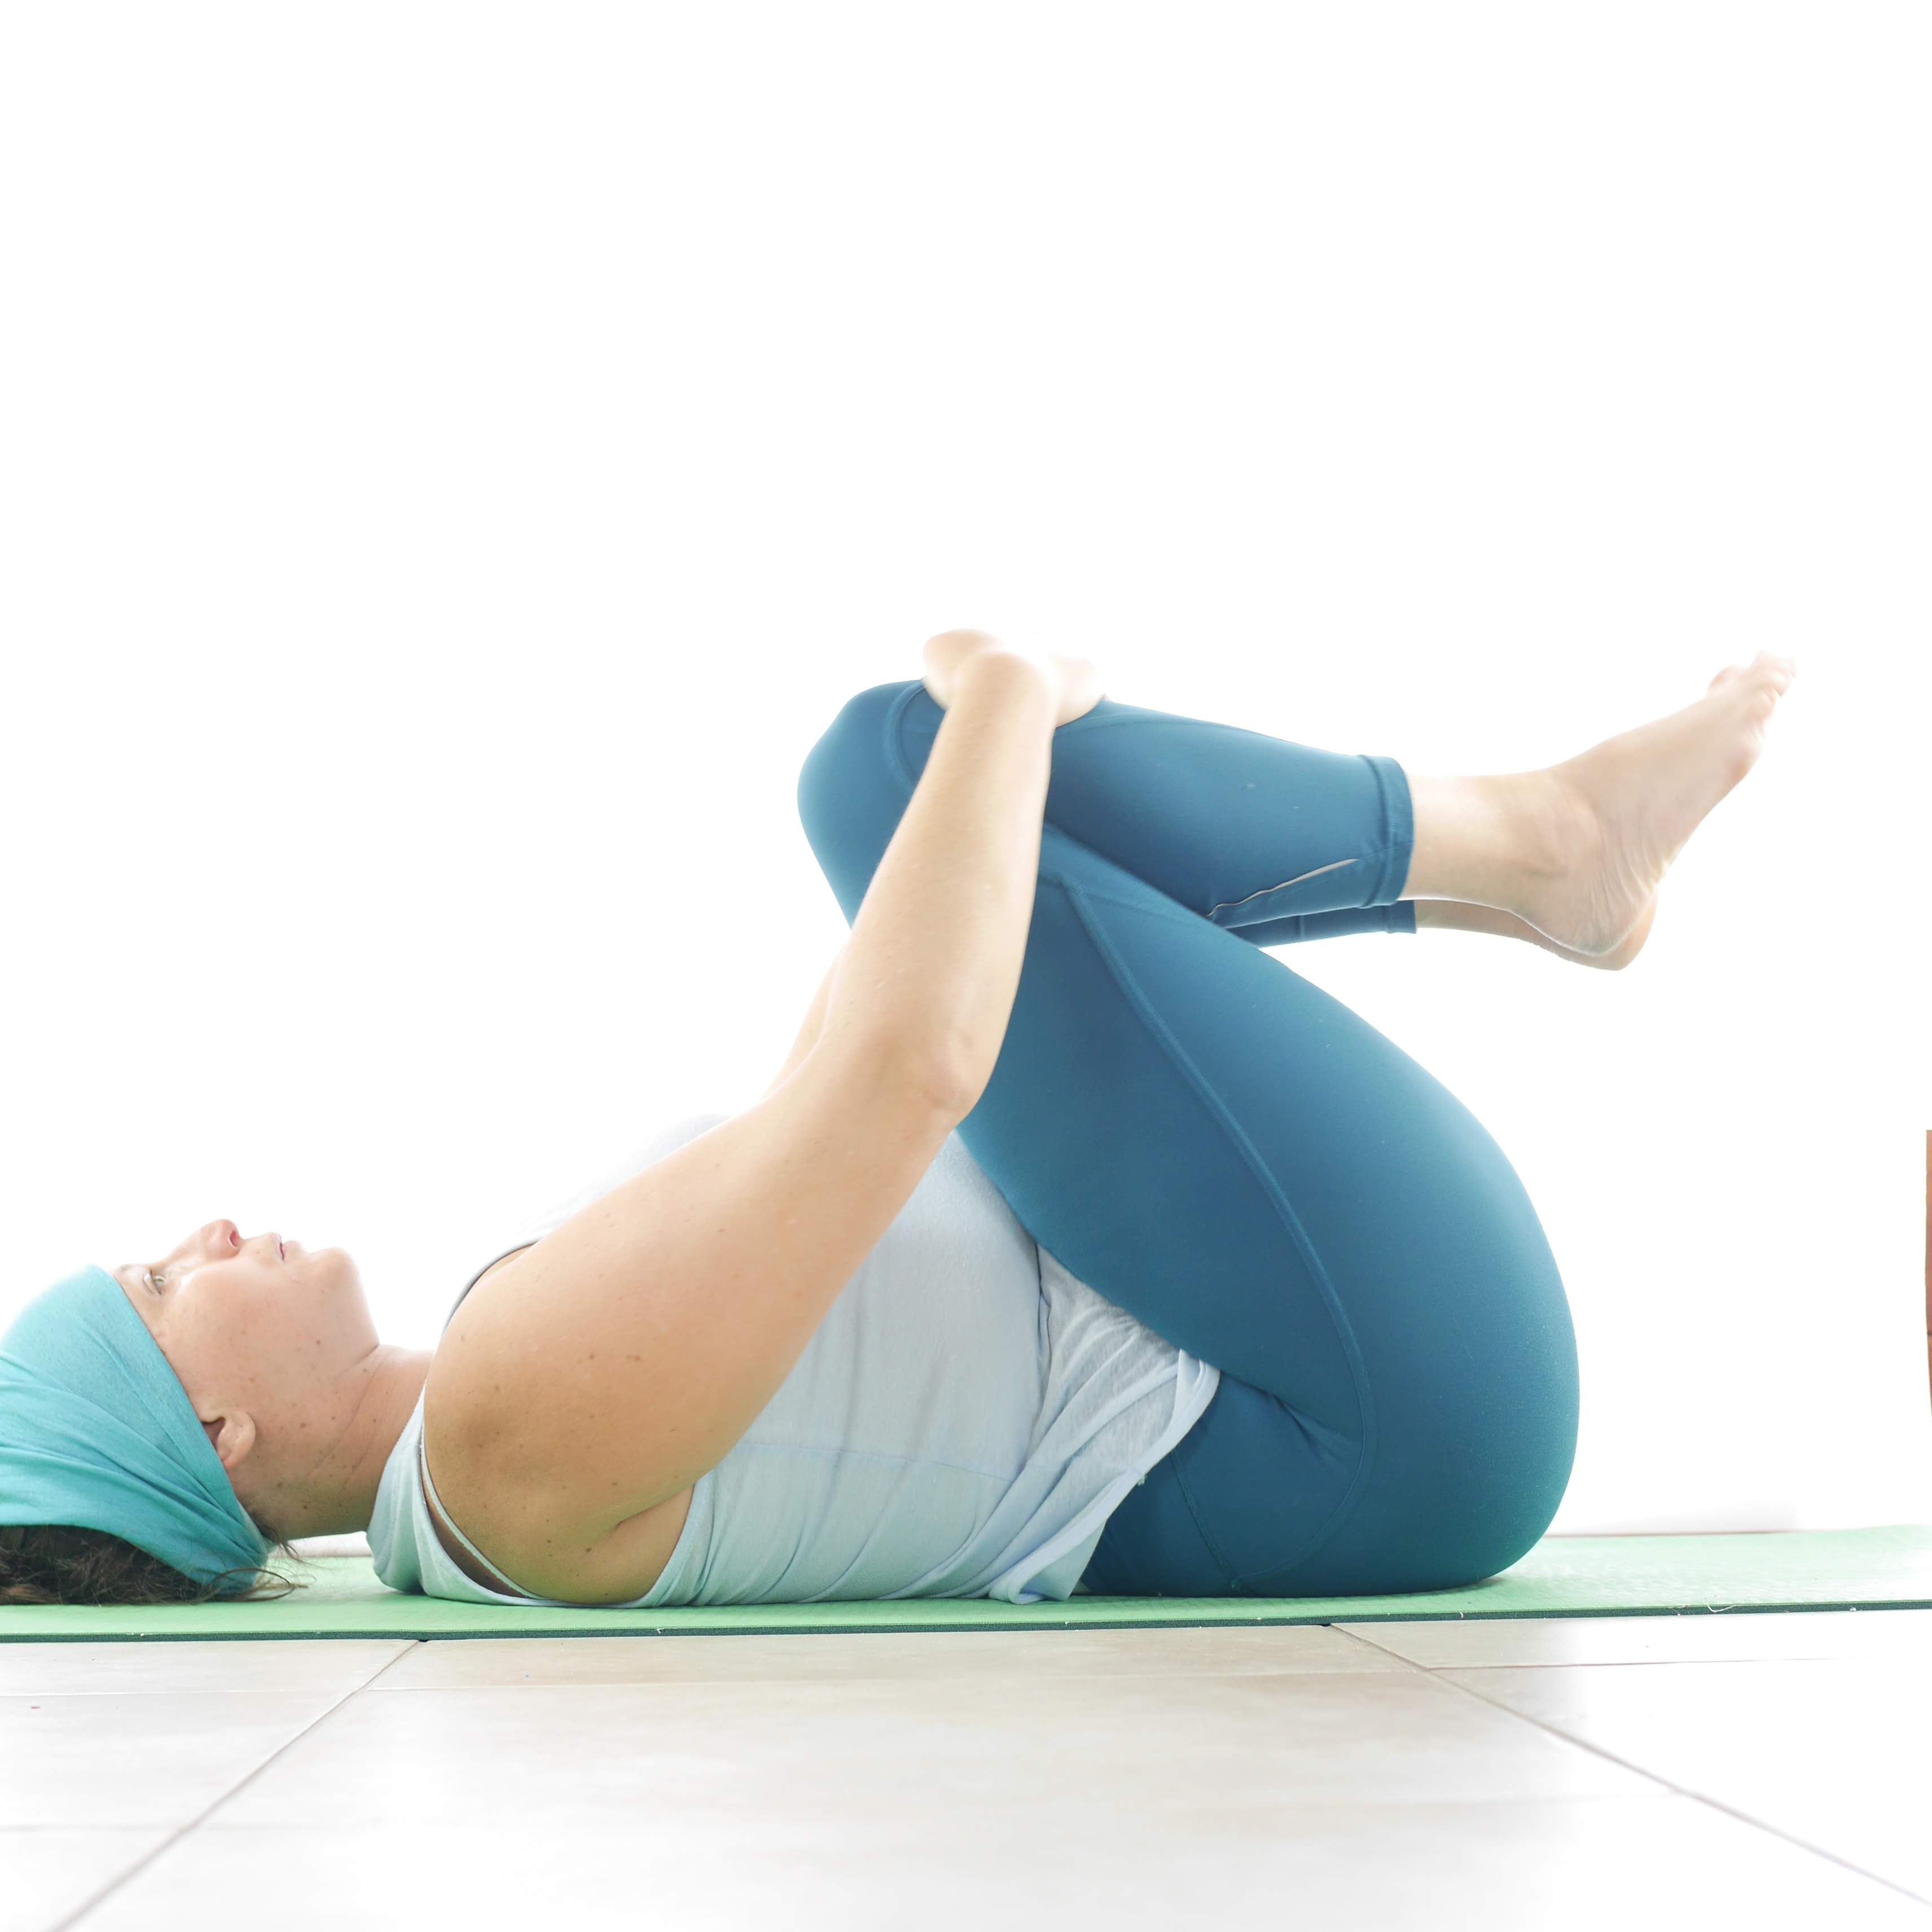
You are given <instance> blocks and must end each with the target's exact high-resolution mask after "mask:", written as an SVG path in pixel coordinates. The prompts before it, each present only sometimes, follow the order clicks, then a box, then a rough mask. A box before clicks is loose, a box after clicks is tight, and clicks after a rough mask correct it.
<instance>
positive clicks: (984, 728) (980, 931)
mask: <svg viewBox="0 0 1932 1932" xmlns="http://www.w3.org/2000/svg"><path fill="white" fill-rule="evenodd" d="M1057 706H1058V694H1057V693H1056V691H1055V688H1054V685H1053V683H1052V678H1051V676H1050V675H1049V673H1048V672H1047V671H1046V670H1045V669H1044V668H1043V667H1041V666H1040V664H1037V663H1034V662H1032V661H1029V660H1028V659H1027V658H1022V657H1019V656H1017V655H1013V654H1010V653H1008V652H989V653H987V654H986V655H985V656H983V657H981V658H976V659H974V661H972V662H971V663H970V664H967V665H965V666H964V667H962V670H961V672H960V674H959V678H958V680H957V683H956V688H954V689H953V691H952V693H951V694H950V701H949V702H948V703H947V709H946V715H945V717H944V718H943V719H942V720H941V724H940V727H939V733H938V736H937V738H936V739H935V741H934V743H933V746H932V751H931V752H930V754H929V756H928V757H927V760H926V769H925V772H923V774H922V775H921V777H920V779H919V784H918V787H917V788H916V790H914V792H913V796H912V799H911V801H910V803H909V804H908V805H907V807H906V808H905V811H904V813H903V814H902V815H901V817H900V820H899V823H898V827H897V829H895V832H893V835H892V841H891V843H890V844H889V845H888V846H887V847H886V851H885V856H883V858H882V859H880V861H879V864H878V867H877V870H876V871H874V874H873V875H872V880H871V884H870V886H868V889H867V890H866V893H865V899H864V901H863V902H862V904H860V906H859V913H858V916H857V917H856V919H853V922H852V930H851V933H850V936H849V937H848V938H847V941H846V945H845V953H844V959H843V961H842V962H841V965H840V966H839V968H838V972H837V974H836V976H835V979H834V980H832V982H831V988H830V992H829V998H828V1000H827V1004H826V1015H825V1022H824V1026H823V1033H822V1035H821V1037H822V1038H823V1039H824V1040H828V1041H829V1040H834V1039H845V1040H854V1041H856V1040H865V1041H867V1042H869V1043H875V1044H876V1043H883V1046H884V1048H885V1049H886V1050H887V1051H889V1052H895V1053H901V1054H903V1055H904V1058H905V1064H907V1066H908V1067H910V1068H911V1069H913V1070H914V1071H915V1073H916V1076H918V1077H919V1078H922V1079H925V1080H926V1081H927V1082H929V1084H930V1085H932V1087H933V1088H934V1091H935V1093H936V1094H938V1095H939V1096H940V1097H942V1098H943V1099H944V1100H946V1101H947V1102H948V1103H950V1104H951V1105H953V1106H954V1107H955V1108H956V1110H957V1111H959V1112H960V1113H962V1115H963V1114H965V1113H966V1112H971V1109H972V1106H973V1105H974V1103H975V1102H976V1101H977V1099H978V1097H979V1095H980V1093H981V1092H982V1091H983V1089H984V1088H985V1086H986V1082H987V1081H988V1080H989V1079H990V1078H991V1077H992V1071H993V1067H994V1064H995V1061H997V1060H998V1058H999V1052H1000V1044H1001V1041H1002V1040H1004V1038H1005V1037H1006V1031H1007V1021H1008V1019H1010V1017H1011V1016H1012V1013H1013V997H1014V995H1015V994H1016V992H1018V991H1019V980H1020V968H1021V966H1022V963H1023V962H1024V960H1025V953H1026V941H1027V933H1028V929H1029V928H1030V927H1031V924H1032V920H1033V904H1034V885H1035V882H1036V880H1037V877H1038V874H1039V870H1040V836H1041V825H1042V821H1043V817H1044V815H1045V813H1046V791H1047V781H1048V779H1049V776H1050V775H1051V772H1052V755H1053V731H1054V724H1055V712H1056V709H1057Z"/></svg>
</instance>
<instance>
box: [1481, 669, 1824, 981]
mask: <svg viewBox="0 0 1932 1932" xmlns="http://www.w3.org/2000/svg"><path fill="white" fill-rule="evenodd" d="M1797 674H1798V667H1797V665H1796V663H1795V662H1794V661H1793V660H1792V659H1791V658H1775V657H1772V656H1771V655H1769V653H1768V652H1763V651H1760V652H1759V653H1758V654H1757V656H1756V657H1755V658H1753V659H1752V660H1751V662H1750V663H1749V664H1745V665H1742V666H1741V665H1737V664H1729V665H1727V666H1726V667H1725V668H1724V670H1721V671H1720V672H1718V674H1717V676H1715V677H1714V678H1713V679H1712V680H1711V685H1710V688H1709V691H1707V692H1706V694H1705V695H1704V696H1703V697H1701V698H1700V699H1699V700H1697V703H1694V704H1690V705H1687V706H1685V708H1684V709H1682V711H1673V712H1672V713H1671V714H1670V716H1668V717H1667V718H1658V719H1657V720H1656V721H1655V722H1654V723H1652V724H1644V725H1640V726H1639V727H1638V728H1637V730H1634V731H1625V732H1623V733H1621V734H1620V735H1619V736H1616V737H1615V738H1607V739H1605V740H1604V742H1603V743H1601V745H1592V747H1591V748H1590V749H1589V751H1583V752H1581V753H1580V754H1578V755H1577V757H1574V758H1571V759H1568V760H1565V762H1564V763H1562V764H1560V765H1555V766H1551V767H1550V769H1549V770H1548V771H1547V772H1539V773H1538V774H1537V776H1538V778H1540V779H1542V780H1544V781H1547V782H1549V783H1550V784H1553V790H1554V795H1555V797H1556V800H1557V802H1558V811H1557V814H1556V823H1559V825H1561V826H1562V828H1563V829H1562V832H1561V833H1560V835H1559V838H1558V841H1557V847H1556V849H1557V851H1558V853H1559V858H1558V859H1557V861H1556V862H1555V863H1553V864H1552V865H1548V866H1547V867H1545V868H1542V869H1541V870H1539V871H1538V872H1537V873H1536V874H1535V875H1534V876H1533V877H1532V880H1531V883H1529V886H1526V889H1525V892H1524V895H1523V899H1522V901H1521V902H1520V904H1517V906H1516V907H1514V910H1516V911H1517V913H1519V914H1520V916H1522V917H1523V919H1525V920H1526V921H1527V922H1529V924H1530V925H1531V926H1535V928H1536V929H1537V930H1538V932H1541V933H1543V934H1544V935H1547V937H1548V938H1550V939H1552V940H1553V941H1556V944H1557V945H1558V947H1560V948H1562V950H1564V951H1565V952H1568V953H1574V954H1581V955H1585V956H1589V957H1590V958H1592V959H1596V958H1599V957H1602V956H1608V955H1613V954H1615V953H1616V952H1617V951H1618V950H1619V949H1620V948H1621V947H1624V946H1625V944H1626V943H1627V941H1628V940H1629V939H1630V938H1632V937H1633V936H1634V935H1636V934H1637V928H1638V926H1640V923H1643V922H1644V920H1645V919H1646V916H1647V914H1646V908H1649V907H1650V906H1651V901H1652V899H1653V898H1654V897H1655V894H1656V892H1657V889H1658V886H1659V884H1660V883H1661V882H1662V880H1663V878H1664V874H1665V873H1666V872H1667V871H1669V870H1670V863H1671V861H1672V860H1673V859H1675V858H1676V856H1677V855H1678V853H1679V852H1680V851H1682V850H1683V849H1684V846H1685V843H1686V842H1687V841H1688V839H1689V838H1690V836H1691V833H1692V832H1694V831H1696V830H1697V827H1698V826H1699V825H1700V824H1701V823H1703V820H1704V819H1705V817H1706V815H1707V814H1709V811H1710V810H1711V808H1712V806H1713V805H1715V804H1716V803H1717V802H1718V800H1719V799H1721V798H1722V797H1723V796H1724V795H1725V793H1727V792H1728V791H1730V790H1731V788H1732V787H1733V786H1734V785H1735V784H1737V783H1738V781H1739V779H1741V778H1743V776H1744V775H1745V773H1746V772H1748V771H1749V770H1750V769H1751V766H1753V765H1754V764H1755V763H1757V756H1758V753H1759V752H1760V751H1762V750H1763V747H1764V733H1765V727H1766V725H1767V724H1769V723H1770V721H1771V714H1772V712H1773V711H1774V710H1775V709H1777V706H1778V700H1779V699H1780V698H1781V697H1783V696H1784V693H1785V692H1786V691H1787V690H1789V689H1790V686H1791V683H1792V680H1793V679H1794V678H1795V677H1796V676H1797ZM1648 930H1649V928H1648V926H1647V925H1646V926H1645V931H1646V932H1648ZM1637 944H1639V945H1641V944H1643V941H1642V938H1638V940H1637ZM1606 963H1607V960H1606Z"/></svg>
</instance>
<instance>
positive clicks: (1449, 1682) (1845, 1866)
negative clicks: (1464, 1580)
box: [1344, 1631, 1932, 1905]
mask: <svg viewBox="0 0 1932 1932" xmlns="http://www.w3.org/2000/svg"><path fill="white" fill-rule="evenodd" d="M1344 1634H1346V1635H1349V1636H1353V1635H1354V1634H1355V1633H1354V1632H1353V1631H1348V1632H1345V1633H1344ZM1362 1641H1363V1642H1364V1643H1369V1642H1370V1640H1369V1639H1368V1638H1366V1637H1365V1638H1364V1639H1363V1640H1362ZM1373 1648H1375V1649H1377V1650H1382V1651H1386V1652H1387V1654H1388V1655H1389V1656H1391V1657H1397V1656H1399V1655H1400V1652H1397V1651H1393V1650H1388V1646H1386V1645H1383V1644H1376V1645H1374V1646H1373ZM1402 1661H1403V1662H1404V1663H1412V1662H1413V1661H1414V1660H1413V1659H1412V1658H1403V1660H1402ZM1416 1668H1417V1669H1418V1670H1426V1671H1427V1673H1429V1675H1430V1676H1431V1677H1433V1678H1436V1679H1438V1680H1439V1682H1442V1684H1443V1685H1445V1687H1446V1688H1448V1689H1449V1690H1451V1691H1462V1692H1463V1693H1464V1694H1466V1696H1469V1697H1473V1698H1475V1700H1476V1701H1477V1702H1478V1703H1481V1704H1487V1706H1489V1707H1490V1709H1491V1710H1493V1711H1499V1712H1502V1714H1503V1715H1505V1717H1510V1718H1517V1719H1520V1721H1522V1722H1523V1723H1524V1724H1529V1725H1532V1726H1534V1727H1535V1729H1537V1730H1539V1731H1542V1732H1544V1733H1547V1735H1548V1736H1551V1737H1553V1738H1556V1739H1561V1740H1562V1742H1563V1743H1565V1744H1567V1745H1575V1746H1576V1747H1577V1749H1578V1750H1580V1751H1588V1752H1589V1753H1590V1754H1592V1756H1593V1757H1600V1758H1602V1759H1603V1760H1605V1762H1606V1763H1610V1764H1614V1765H1616V1766H1619V1767H1620V1768H1621V1769H1623V1770H1625V1771H1628V1772H1634V1773H1635V1774H1636V1775H1637V1776H1638V1777H1640V1778H1647V1779H1649V1781H1650V1782H1651V1783H1652V1784H1660V1785H1661V1786H1662V1787H1664V1790H1667V1791H1669V1792H1671V1793H1674V1794H1675V1795H1676V1796H1678V1797H1679V1798H1688V1799H1690V1801H1691V1802H1692V1803H1693V1804H1694V1805H1705V1806H1707V1807H1708V1808H1709V1809H1710V1810H1712V1811H1718V1812H1721V1813H1723V1814H1724V1816H1725V1817H1727V1818H1735V1819H1736V1820H1737V1821H1738V1822H1739V1823H1740V1824H1741V1825H1748V1826H1750V1827H1751V1829H1753V1830H1754V1831H1759V1832H1768V1833H1769V1835H1771V1836H1772V1838H1782V1839H1783V1840H1784V1842H1785V1843H1787V1845H1795V1846H1797V1847H1798V1848H1799V1850H1801V1851H1806V1852H1811V1853H1812V1854H1813V1855H1814V1856H1815V1857H1817V1858H1823V1859H1825V1860H1826V1861H1827V1862H1828V1863H1829V1864H1835V1865H1837V1866H1838V1867H1840V1868H1841V1869H1842V1870H1845V1871H1849V1872H1855V1873H1857V1874H1858V1876H1859V1877H1861V1878H1868V1879H1870V1880H1871V1882H1873V1884H1874V1885H1883V1886H1884V1887H1885V1889H1886V1890H1887V1891H1895V1892H1897V1893H1899V1894H1901V1895H1902V1896H1903V1897H1906V1898H1909V1899H1910V1900H1912V1903H1914V1904H1915V1905H1926V1904H1932V1900H1928V1899H1927V1898H1926V1897H1924V1894H1922V1893H1920V1892H1916V1891H1912V1889H1911V1888H1909V1886H1906V1885H1900V1883H1899V1882H1898V1881H1897V1879H1889V1878H1887V1877H1886V1876H1885V1875H1884V1874H1883V1873H1882V1872H1875V1871H1872V1870H1868V1869H1867V1867H1865V1866H1864V1865H1861V1864H1853V1863H1852V1861H1851V1860H1850V1859H1849V1858H1845V1857H1843V1856H1841V1855H1840V1854H1839V1853H1838V1852H1834V1851H1831V1850H1829V1849H1827V1848H1826V1846H1823V1845H1814V1844H1813V1843H1811V1841H1810V1840H1809V1839H1808V1838H1799V1837H1798V1836H1797V1835H1796V1833H1794V1832H1787V1831H1785V1830H1784V1829H1781V1827H1779V1826H1776V1825H1774V1824H1772V1823H1770V1822H1769V1820H1766V1819H1763V1818H1757V1817H1753V1816H1752V1815H1751V1813H1749V1812H1748V1811H1739V1810H1738V1809H1737V1808H1736V1806H1734V1805H1727V1804H1725V1803H1724V1802H1723V1801H1722V1800H1721V1799H1716V1798H1713V1797H1712V1796H1710V1795H1709V1793H1706V1792H1703V1791H1696V1790H1692V1789H1691V1787H1688V1785H1682V1784H1677V1783H1676V1782H1675V1781H1673V1779H1670V1778H1666V1777H1665V1776H1664V1775H1663V1774H1662V1773H1661V1772H1655V1771H1651V1770H1649V1769H1646V1767H1645V1766H1643V1765H1640V1764H1633V1763H1631V1760H1629V1759H1628V1758H1622V1757H1618V1755H1617V1754H1616V1752H1615V1751H1608V1750H1606V1749H1605V1748H1604V1746H1602V1745H1595V1744H1592V1743H1591V1742H1589V1740H1588V1739H1585V1738H1579V1737H1575V1736H1572V1735H1571V1733H1569V1732H1568V1731H1565V1730H1559V1729H1558V1728H1557V1727H1556V1725H1554V1724H1549V1723H1546V1722H1545V1721H1544V1720H1543V1719H1542V1718H1532V1717H1531V1716H1530V1715H1529V1714H1528V1713H1527V1712H1523V1711H1519V1710H1517V1709H1514V1707H1513V1706H1511V1705H1508V1704H1505V1703H1503V1702H1502V1700H1501V1699H1500V1698H1496V1697H1486V1696H1484V1694H1483V1693H1482V1692H1481V1691H1478V1689H1477V1688H1475V1685H1470V1684H1459V1683H1457V1682H1456V1681H1455V1680H1454V1679H1453V1678H1449V1677H1445V1676H1443V1675H1442V1673H1443V1672H1444V1671H1445V1670H1470V1669H1475V1670H1482V1669H1492V1670H1496V1669H1506V1668H1510V1667H1508V1666H1504V1665H1466V1664H1443V1665H1441V1666H1436V1665H1433V1664H1418V1665H1416ZM1573 1668H1579V1669H1588V1668H1589V1666H1587V1665H1583V1666H1575V1667H1573Z"/></svg>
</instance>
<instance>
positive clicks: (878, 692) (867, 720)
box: [798, 679, 924, 920]
mask: <svg viewBox="0 0 1932 1932" xmlns="http://www.w3.org/2000/svg"><path fill="white" fill-rule="evenodd" d="M923 688H924V687H923V686H922V685H920V684H919V682H918V681H917V680H916V679H914V680H912V681H910V682H899V683H896V684H875V685H872V686H871V687H870V688H868V689H866V690H864V691H859V692H858V693H857V694H856V695H855V696H853V697H850V698H848V699H847V700H846V702H845V703H844V705H843V706H841V709H840V710H839V712H838V715H837V716H836V717H835V718H833V719H832V722H831V723H830V724H829V725H828V726H827V727H826V729H825V730H824V732H823V734H822V735H821V736H820V738H819V739H818V741H817V743H815V744H814V745H813V746H812V748H811V750H810V751H808V752H807V753H806V754H805V763H804V764H803V765H802V766H801V767H800V769H799V775H798V817H799V824H800V825H801V826H802V827H803V828H804V830H805V838H806V840H807V841H808V843H809V844H810V845H811V850H812V853H813V854H814V856H815V857H816V858H817V860H818V863H819V867H820V870H821V871H823V873H824V874H825V876H826V879H827V880H828V881H829V883H830V884H831V886H832V892H834V894H835V895H836V896H837V898H838V902H839V904H840V906H841V908H842V909H843V910H844V914H845V916H846V918H847V919H848V920H850V919H853V918H854V917H856V916H857V913H858V910H859V901H860V900H862V898H864V897H865V887H866V886H867V885H868V883H870V881H871V876H872V873H873V871H874V868H876V867H877V864H878V862H879V860H880V859H881V858H882V857H883V856H884V854H885V849H886V845H887V844H889V842H890V841H891V838H892V832H893V831H894V829H895V828H896V826H898V821H899V817H900V815H901V814H902V813H903V812H904V810H905V808H906V804H907V801H908V800H909V799H910V797H911V796H912V789H913V784H916V775H913V774H910V773H909V772H907V770H906V768H905V763H904V757H903V756H902V754H901V753H900V751H899V750H898V745H897V742H896V724H897V720H898V716H899V715H900V713H901V711H902V710H903V709H904V703H905V701H906V694H907V692H908V691H919V690H922V689H923Z"/></svg>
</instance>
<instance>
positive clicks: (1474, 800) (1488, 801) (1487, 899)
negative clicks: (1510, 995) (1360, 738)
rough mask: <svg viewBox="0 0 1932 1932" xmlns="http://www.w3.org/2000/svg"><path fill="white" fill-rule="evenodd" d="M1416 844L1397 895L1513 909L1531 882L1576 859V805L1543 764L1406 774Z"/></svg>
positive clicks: (1531, 890)
mask: <svg viewBox="0 0 1932 1932" xmlns="http://www.w3.org/2000/svg"><path fill="white" fill-rule="evenodd" d="M1409 792H1410V797H1411V801H1412V804H1413V805H1414V808H1415V849H1414V850H1413V852H1412V853H1411V855H1410V859H1409V877H1408V878H1407V880H1406V881H1405V882H1404V883H1403V889H1402V891H1401V893H1400V897H1402V898H1407V899H1416V900H1426V899H1452V900H1457V901H1461V902H1462V903H1463V904H1469V905H1482V906H1490V907H1496V908H1497V909H1499V910H1501V911H1503V912H1507V913H1517V914H1520V913H1522V912H1523V909H1524V907H1525V905H1526V903H1528V902H1529V901H1530V900H1531V899H1532V898H1534V896H1535V892H1536V889H1537V887H1538V884H1539V883H1541V882H1542V881H1544V880H1547V879H1549V878H1550V877H1555V876H1557V875H1559V874H1561V873H1562V872H1563V871H1567V870H1568V869H1569V868H1570V867H1571V865H1574V864H1575V863H1576V852H1577V830H1576V826H1575V824H1574V818H1575V812H1574V808H1573V805H1572V802H1571V796H1570V793H1569V790H1568V787H1566V786H1565V785H1564V784H1562V781H1560V780H1559V778H1557V777H1556V775H1555V774H1554V773H1553V772H1506V773H1503V774H1502V775H1496V776H1488V777H1478V778H1412V779H1411V780H1410V781H1409Z"/></svg>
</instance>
